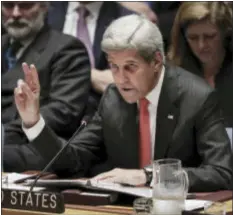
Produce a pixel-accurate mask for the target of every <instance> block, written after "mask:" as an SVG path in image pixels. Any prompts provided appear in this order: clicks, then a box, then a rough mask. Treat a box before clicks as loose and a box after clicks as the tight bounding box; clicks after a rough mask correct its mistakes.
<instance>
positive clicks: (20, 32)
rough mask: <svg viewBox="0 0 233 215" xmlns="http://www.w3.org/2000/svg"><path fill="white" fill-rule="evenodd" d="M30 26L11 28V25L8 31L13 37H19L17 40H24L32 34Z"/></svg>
mask: <svg viewBox="0 0 233 215" xmlns="http://www.w3.org/2000/svg"><path fill="white" fill-rule="evenodd" d="M30 30H31V29H30V28H22V29H20V28H11V27H9V28H8V29H7V33H8V34H9V35H10V36H11V37H13V38H14V39H17V40H24V39H27V38H28V37H29V34H30Z"/></svg>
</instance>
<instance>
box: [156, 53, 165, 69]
mask: <svg viewBox="0 0 233 215" xmlns="http://www.w3.org/2000/svg"><path fill="white" fill-rule="evenodd" d="M162 65H163V55H162V54H161V52H159V51H157V52H155V55H154V68H155V72H159V71H160V69H161V67H162Z"/></svg>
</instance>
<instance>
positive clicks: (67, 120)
mask: <svg viewBox="0 0 233 215" xmlns="http://www.w3.org/2000/svg"><path fill="white" fill-rule="evenodd" d="M8 44H9V36H8V35H4V36H3V37H2V53H3V56H4V53H5V50H6V49H7V46H8ZM23 62H27V63H28V64H35V66H36V68H37V70H38V73H39V80H40V85H41V94H40V105H41V114H42V116H43V117H44V118H45V121H46V123H47V124H48V125H49V126H50V127H51V129H52V130H53V131H54V132H55V133H56V134H57V135H58V136H60V137H63V138H69V137H70V136H71V134H73V132H74V131H75V129H76V128H77V126H78V125H79V124H80V122H81V119H82V117H83V115H84V109H85V106H86V102H87V98H88V94H89V90H90V85H91V84H90V64H89V59H88V54H87V51H86V49H85V47H84V45H83V44H82V43H81V42H80V41H79V40H77V39H76V38H74V37H71V36H68V35H64V34H62V33H60V32H56V31H54V30H51V29H49V28H47V27H44V28H43V29H42V30H41V32H40V33H39V34H38V35H37V37H36V38H35V39H34V40H33V42H32V43H31V44H30V45H29V47H28V48H27V49H26V50H25V51H24V53H23V55H22V56H21V57H20V59H19V60H18V61H17V63H16V65H15V67H14V68H12V69H11V70H10V71H4V65H3V67H2V102H1V104H2V123H3V124H4V129H5V146H6V145H8V144H10V145H11V147H13V148H15V150H17V148H18V147H19V145H20V144H26V143H28V140H27V138H26V136H25V135H24V132H23V131H22V128H21V127H22V125H21V120H20V116H19V114H18V112H17V109H16V106H15V103H14V88H15V87H16V86H17V80H18V79H24V73H23V71H22V68H21V64H22V63H23ZM13 150H14V149H13ZM12 153H13V152H12ZM12 153H9V154H7V155H6V157H5V158H6V159H12V161H14V158H13V157H12V156H13V154H12ZM15 154H16V156H17V157H19V156H18V155H17V153H15ZM29 157H30V156H29ZM30 158H31V157H30ZM16 160H17V159H16ZM20 162H21V163H23V162H24V161H22V159H21V158H19V160H17V162H15V163H14V164H15V165H16V166H19V167H20V165H21V164H20ZM6 170H7V169H6Z"/></svg>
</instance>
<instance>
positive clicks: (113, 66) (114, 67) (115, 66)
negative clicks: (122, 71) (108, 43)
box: [109, 63, 118, 72]
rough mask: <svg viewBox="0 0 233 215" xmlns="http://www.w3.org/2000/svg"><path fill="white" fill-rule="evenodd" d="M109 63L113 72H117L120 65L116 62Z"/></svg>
mask: <svg viewBox="0 0 233 215" xmlns="http://www.w3.org/2000/svg"><path fill="white" fill-rule="evenodd" d="M109 65H110V68H111V70H112V72H116V71H117V70H118V66H117V65H116V64H112V63H109Z"/></svg>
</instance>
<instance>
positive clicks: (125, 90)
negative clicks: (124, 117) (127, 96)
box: [121, 88, 133, 92]
mask: <svg viewBox="0 0 233 215" xmlns="http://www.w3.org/2000/svg"><path fill="white" fill-rule="evenodd" d="M121 89H122V90H123V91H124V92H129V91H130V90H133V89H132V88H121Z"/></svg>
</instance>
